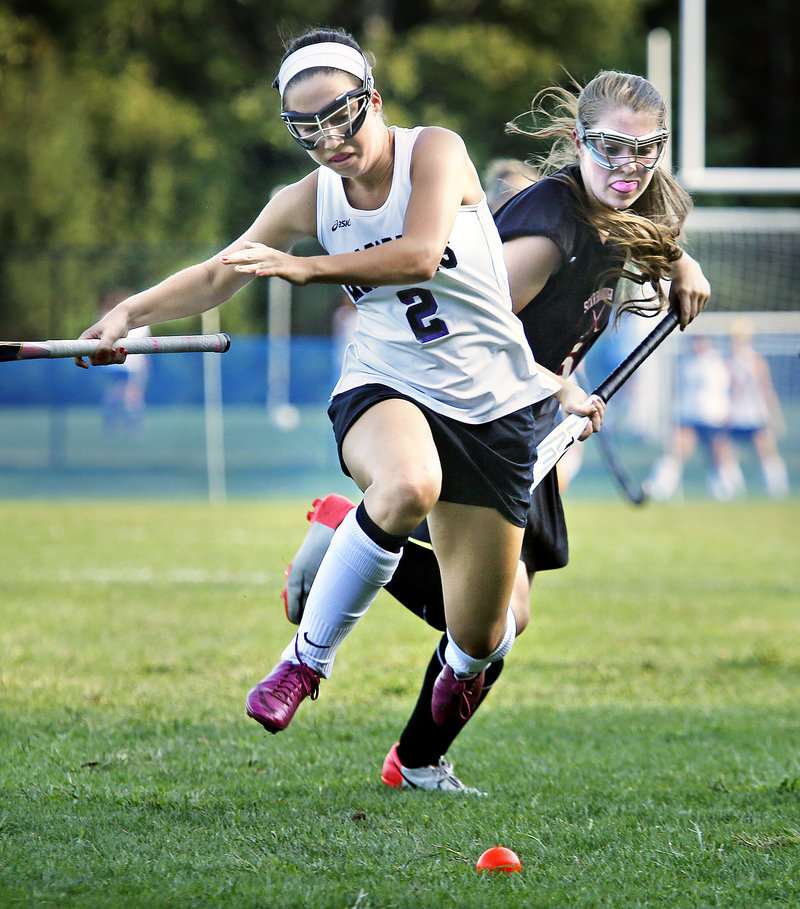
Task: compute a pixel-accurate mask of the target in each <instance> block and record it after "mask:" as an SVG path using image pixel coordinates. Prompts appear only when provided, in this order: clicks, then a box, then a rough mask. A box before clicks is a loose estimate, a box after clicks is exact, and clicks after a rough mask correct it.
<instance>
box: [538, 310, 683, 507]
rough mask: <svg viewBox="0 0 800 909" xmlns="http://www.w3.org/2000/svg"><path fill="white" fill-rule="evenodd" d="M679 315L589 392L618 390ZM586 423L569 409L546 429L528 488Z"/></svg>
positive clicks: (672, 315) (671, 313)
mask: <svg viewBox="0 0 800 909" xmlns="http://www.w3.org/2000/svg"><path fill="white" fill-rule="evenodd" d="M679 322H680V318H679V316H678V314H677V313H676V312H675V310H674V309H671V310H670V311H669V312H668V313H667V315H666V316H664V318H663V319H662V320H661V321H660V322H659V323H658V325H656V327H655V328H654V329H653V330H652V331H651V332H650V334H649V335H648V336H647V337H646V338H645V339H644V340H643V341H642V342H641V343H640V344H639V345H638V346H637V347H635V348H634V349H633V350H632V351H631V352H630V353H629V354H628V356H627V357H626V358H625V359H624V360H623V361H622V363H620V364H619V366H618V367H617V368H616V369H615V370H614V371H613V372H612V373H611V374H610V375H609V376H608V377H607V378H606V379H605V380H604V381H603V382H601V383H600V385H598V386H597V388H596V389H595V390H594V391H593V392H592V394H593V395H594V396H595V397H598V398H601V399H602V400H603V401H608V399H609V398H610V397H611V396H612V395H613V394H615V393H616V392H617V391H619V389H620V387H621V386H622V385H623V384H624V383H625V381H626V380H627V379H629V378H630V376H631V375H632V374H633V373H634V372H635V371H636V370H637V369H638V368H639V366H641V365H642V363H644V361H645V360H646V359H647V358H648V357H649V356H650V354H651V353H652V352H653V351H654V350H655V349H656V347H658V345H659V344H660V343H661V342H662V341H663V340H664V339H665V338H666V337H667V335H669V333H670V332H671V331H672V330H673V329H675V328H676V327H677V325H678V324H679ZM588 423H589V418H588V417H582V416H580V415H579V414H576V413H571V414H569V416H567V417H566V418H565V419H563V420H562V421H561V422H560V423H559V424H558V426H556V427H555V429H553V430H552V432H550V433H548V434H547V435H546V436H545V437H544V438H543V439H542V441H541V442H540V443H539V445H538V446H537V448H536V463H535V464H534V466H533V483H531V492H533V490H534V489H536V487H537V486H538V485H539V484H540V483H541V482H542V480H543V479H544V478H545V477H546V476H547V474H548V473H550V471H551V470H552V469H553V468H554V467H555V466H556V464H557V463H558V462H559V461H560V460H561V458H562V457H563V456H564V453H565V452H566V450H567V449H568V448H569V447H570V445H573V444H574V443H575V442H577V441H578V439H579V438H580V436H581V433H582V432H583V430H584V429H585V428H586V426H587V425H588Z"/></svg>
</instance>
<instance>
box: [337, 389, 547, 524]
mask: <svg viewBox="0 0 800 909" xmlns="http://www.w3.org/2000/svg"><path fill="white" fill-rule="evenodd" d="M390 398H401V399H402V400H404V401H410V402H411V403H412V404H414V405H415V406H416V407H417V408H419V410H420V411H421V412H422V414H423V415H424V416H425V419H426V420H427V421H428V425H429V426H430V429H431V433H432V435H433V440H434V443H435V445H436V450H437V451H438V452H439V460H440V462H441V466H442V491H441V494H440V496H439V498H440V500H441V501H443V502H453V503H456V504H459V505H481V506H484V507H486V508H494V509H496V510H497V511H499V512H500V514H502V515H503V517H504V518H506V520H508V521H510V522H511V523H512V524H514V525H515V526H517V527H524V526H525V523H526V520H527V518H526V515H527V512H528V506H529V503H530V484H531V481H532V478H533V463H534V460H535V459H536V446H535V437H534V416H533V405H531V406H529V407H523V408H522V410H518V411H515V412H514V413H510V414H508V415H507V416H505V417H500V418H499V419H497V420H491V421H490V422H488V423H461V422H459V421H458V420H451V419H450V418H449V417H444V416H442V415H441V414H438V413H435V412H434V411H432V410H430V409H429V408H427V407H425V406H424V405H422V404H420V403H419V402H418V401H414V400H413V399H412V398H409V397H408V396H407V395H404V394H401V393H400V392H398V391H395V390H394V389H393V388H388V387H387V386H385V385H377V384H376V385H362V386H360V387H359V388H353V389H351V390H350V391H345V392H343V393H342V394H339V395H336V397H335V398H334V399H333V400H332V401H331V404H330V407H329V408H328V416H329V417H330V418H331V422H332V423H333V433H334V435H335V437H336V445H337V447H338V450H339V462H340V464H341V465H342V470H343V471H344V472H345V474H346V475H347V476H350V472H349V471H348V469H347V465H346V464H345V463H344V461H343V460H342V442H343V440H344V437H345V435H346V434H347V431H348V430H349V429H350V427H351V426H352V425H353V423H354V422H355V421H356V420H357V419H358V418H359V417H360V416H361V414H363V413H364V411H366V410H368V409H369V408H370V407H372V406H373V405H375V404H377V403H378V402H379V401H385V400H388V399H390Z"/></svg>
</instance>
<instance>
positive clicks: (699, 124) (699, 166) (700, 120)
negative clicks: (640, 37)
mask: <svg viewBox="0 0 800 909" xmlns="http://www.w3.org/2000/svg"><path fill="white" fill-rule="evenodd" d="M680 76H681V86H680V95H681V110H680V114H681V129H680V169H681V173H685V174H686V177H687V178H688V179H689V180H690V181H691V177H692V174H694V173H702V172H703V170H704V169H705V166H706V2H705V0H681V70H680Z"/></svg>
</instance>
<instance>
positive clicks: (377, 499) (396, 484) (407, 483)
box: [369, 470, 441, 534]
mask: <svg viewBox="0 0 800 909" xmlns="http://www.w3.org/2000/svg"><path fill="white" fill-rule="evenodd" d="M440 490H441V474H437V473H436V472H435V471H420V470H417V471H412V472H406V473H402V474H395V475H393V476H391V477H389V478H387V479H386V480H385V481H384V482H383V483H381V484H380V486H376V488H374V489H373V490H371V491H372V492H373V495H372V496H371V501H370V506H369V511H370V517H372V519H373V520H374V521H375V522H376V523H377V524H378V525H379V526H381V527H383V528H384V529H385V530H389V532H391V533H405V534H409V533H411V531H412V530H414V528H416V527H417V526H418V525H419V524H420V523H421V522H422V521H423V520H424V519H425V517H426V516H427V514H428V513H429V512H430V510H431V509H432V508H433V506H434V505H435V504H436V502H437V500H438V498H439V492H440ZM373 509H374V510H375V512H376V514H373V513H372V510H373ZM390 528H395V529H393V530H391V529H390Z"/></svg>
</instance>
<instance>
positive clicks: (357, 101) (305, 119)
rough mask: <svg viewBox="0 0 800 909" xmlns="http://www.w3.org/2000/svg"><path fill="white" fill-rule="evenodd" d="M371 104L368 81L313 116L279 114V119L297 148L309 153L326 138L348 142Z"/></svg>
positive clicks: (361, 122)
mask: <svg viewBox="0 0 800 909" xmlns="http://www.w3.org/2000/svg"><path fill="white" fill-rule="evenodd" d="M371 101H372V79H371V78H370V79H368V80H367V84H366V85H363V86H361V87H360V88H355V89H353V90H352V91H349V92H345V93H344V94H343V95H339V97H338V98H335V99H334V100H333V101H332V102H331V103H330V104H328V105H327V106H326V107H323V108H322V110H318V111H317V112H316V113H315V114H301V113H298V112H296V111H291V110H285V111H282V112H281V120H283V122H284V123H285V124H286V128H287V129H288V130H289V132H290V133H291V136H292V138H293V139H294V140H295V142H297V143H298V145H302V147H303V148H305V149H307V150H308V151H313V150H314V149H315V148H316V147H317V145H319V143H320V142H322V141H323V140H324V139H328V138H336V139H352V137H353V136H355V134H356V133H357V132H358V131H359V130H360V129H361V127H362V126H363V125H364V120H365V119H366V117H367V111H368V110H369V105H370V102H371Z"/></svg>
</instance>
